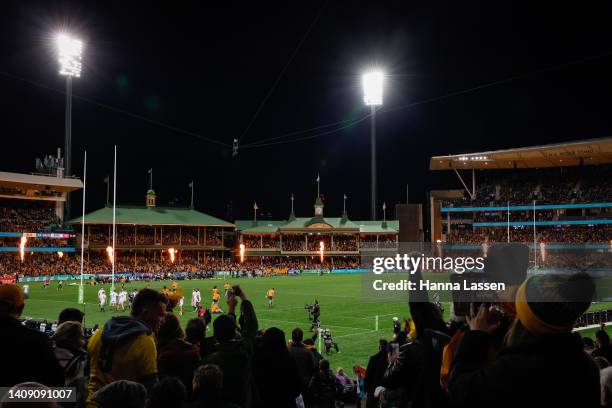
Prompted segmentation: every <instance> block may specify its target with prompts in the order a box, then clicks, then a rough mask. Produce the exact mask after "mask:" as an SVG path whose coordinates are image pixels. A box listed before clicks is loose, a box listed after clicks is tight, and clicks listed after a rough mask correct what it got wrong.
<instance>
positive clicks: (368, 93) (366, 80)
mask: <svg viewBox="0 0 612 408" xmlns="http://www.w3.org/2000/svg"><path fill="white" fill-rule="evenodd" d="M384 79H385V74H383V72H382V71H370V72H366V73H365V74H363V101H364V102H365V104H366V105H367V106H369V107H370V109H371V112H370V125H371V127H370V166H371V167H370V179H371V180H370V188H371V191H370V211H371V217H372V220H375V219H376V107H377V106H381V105H382V103H383V83H384Z"/></svg>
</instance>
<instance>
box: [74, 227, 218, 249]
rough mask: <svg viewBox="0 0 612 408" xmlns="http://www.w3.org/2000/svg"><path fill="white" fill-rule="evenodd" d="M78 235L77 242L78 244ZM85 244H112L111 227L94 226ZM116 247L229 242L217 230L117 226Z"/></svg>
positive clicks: (215, 244) (207, 244)
mask: <svg viewBox="0 0 612 408" xmlns="http://www.w3.org/2000/svg"><path fill="white" fill-rule="evenodd" d="M80 239H81V238H80V234H78V236H77V241H79V242H80ZM85 241H86V244H90V245H92V244H93V245H110V244H111V243H112V227H108V226H95V227H91V228H90V229H88V230H87V232H86V235H85ZM115 241H116V244H118V245H162V244H163V245H177V246H178V245H194V246H197V245H200V246H221V244H222V243H224V244H225V245H226V246H227V245H228V244H230V243H229V242H223V241H222V239H221V235H220V233H219V231H218V230H216V229H210V230H207V231H206V234H205V233H204V231H203V229H200V230H199V234H198V229H197V228H190V227H185V228H181V229H180V230H179V228H178V227H164V228H155V229H154V228H153V227H149V226H124V225H118V226H117V231H116V235H115Z"/></svg>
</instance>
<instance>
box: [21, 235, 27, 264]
mask: <svg viewBox="0 0 612 408" xmlns="http://www.w3.org/2000/svg"><path fill="white" fill-rule="evenodd" d="M26 242H28V239H27V238H26V237H21V242H20V243H19V257H20V258H21V262H23V259H24V258H25V246H26Z"/></svg>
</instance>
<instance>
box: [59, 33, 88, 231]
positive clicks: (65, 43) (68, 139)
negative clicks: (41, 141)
mask: <svg viewBox="0 0 612 408" xmlns="http://www.w3.org/2000/svg"><path fill="white" fill-rule="evenodd" d="M55 45H56V47H57V59H58V61H59V64H60V69H59V74H60V75H62V76H64V77H66V118H65V135H64V175H65V176H67V177H70V176H72V78H79V77H80V76H81V68H82V66H83V63H82V56H83V42H82V41H81V40H79V39H77V38H75V37H73V36H71V35H69V34H67V33H65V32H60V33H58V34H57V35H56V37H55ZM64 216H65V218H70V194H69V193H67V194H66V202H65V214H63V215H62V217H61V219H62V220H63V219H64Z"/></svg>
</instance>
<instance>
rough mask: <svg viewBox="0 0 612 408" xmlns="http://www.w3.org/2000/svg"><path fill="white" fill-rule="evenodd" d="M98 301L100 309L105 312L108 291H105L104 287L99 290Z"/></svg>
mask: <svg viewBox="0 0 612 408" xmlns="http://www.w3.org/2000/svg"><path fill="white" fill-rule="evenodd" d="M98 302H99V303H100V311H101V312H104V306H105V305H106V292H104V289H100V290H99V291H98Z"/></svg>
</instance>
